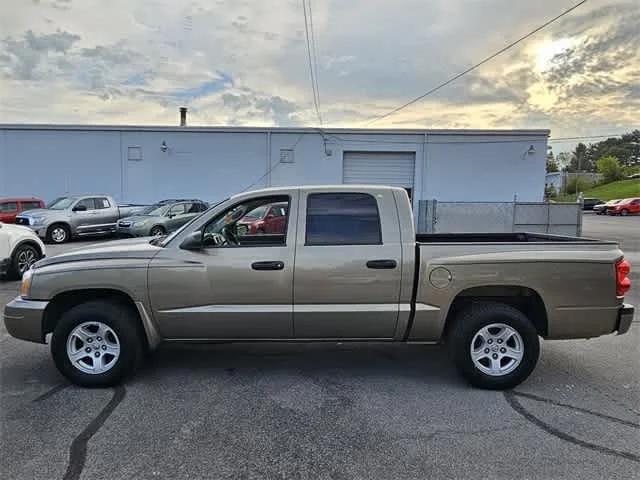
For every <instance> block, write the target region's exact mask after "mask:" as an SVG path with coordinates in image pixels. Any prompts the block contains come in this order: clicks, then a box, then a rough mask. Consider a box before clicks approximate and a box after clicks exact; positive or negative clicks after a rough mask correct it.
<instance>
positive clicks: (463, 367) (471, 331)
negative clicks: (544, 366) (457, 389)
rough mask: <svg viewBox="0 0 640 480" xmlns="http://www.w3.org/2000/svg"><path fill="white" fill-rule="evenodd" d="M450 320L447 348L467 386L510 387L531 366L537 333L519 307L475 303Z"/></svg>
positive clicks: (535, 356) (524, 376)
mask: <svg viewBox="0 0 640 480" xmlns="http://www.w3.org/2000/svg"><path fill="white" fill-rule="evenodd" d="M454 322H455V323H454V325H453V328H452V330H451V332H450V335H449V338H448V343H449V347H450V349H451V353H452V356H453V359H454V362H455V364H456V367H457V369H458V371H459V372H460V373H461V374H462V376H463V377H464V378H465V379H466V380H467V381H468V382H469V383H470V384H471V385H473V386H476V387H479V388H485V389H489V390H503V389H509V388H513V387H515V386H517V385H519V384H520V383H522V382H523V381H524V380H526V379H527V377H528V376H529V375H530V374H531V372H532V371H533V369H534V368H535V366H536V363H537V362H538V357H539V355H540V342H539V340H538V332H537V331H536V329H535V327H534V326H533V324H532V323H531V322H530V321H529V319H528V318H527V317H526V316H525V315H524V314H523V313H522V312H521V311H520V310H518V309H516V308H514V307H512V306H510V305H506V304H503V303H496V302H475V303H473V304H471V305H470V306H469V307H468V308H466V309H464V310H462V311H461V312H460V313H459V314H458V315H457V317H456V318H455V320H454Z"/></svg>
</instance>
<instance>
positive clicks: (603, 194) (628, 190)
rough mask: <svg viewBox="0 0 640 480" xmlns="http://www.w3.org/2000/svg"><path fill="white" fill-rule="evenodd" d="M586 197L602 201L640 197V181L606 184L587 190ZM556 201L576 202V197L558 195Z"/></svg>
mask: <svg viewBox="0 0 640 480" xmlns="http://www.w3.org/2000/svg"><path fill="white" fill-rule="evenodd" d="M583 195H584V196H585V197H594V198H599V199H600V200H614V199H616V198H629V197H640V180H638V179H634V180H619V181H617V182H611V183H605V184H604V185H598V186H596V187H593V188H591V189H589V190H586V191H585V192H584V193H583ZM554 200H556V201H559V202H574V201H575V200H576V195H558V197H556V198H554Z"/></svg>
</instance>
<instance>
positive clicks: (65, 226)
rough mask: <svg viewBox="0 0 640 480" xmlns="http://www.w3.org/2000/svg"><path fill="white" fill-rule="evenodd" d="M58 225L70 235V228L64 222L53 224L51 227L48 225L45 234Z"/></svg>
mask: <svg viewBox="0 0 640 480" xmlns="http://www.w3.org/2000/svg"><path fill="white" fill-rule="evenodd" d="M58 225H60V226H61V227H64V228H66V229H67V232H68V233H71V226H70V225H69V224H68V223H66V222H53V223H52V224H51V225H49V226H48V227H47V233H49V231H50V230H51V229H52V228H53V227H56V226H58Z"/></svg>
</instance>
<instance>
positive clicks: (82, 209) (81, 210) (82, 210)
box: [73, 205, 87, 212]
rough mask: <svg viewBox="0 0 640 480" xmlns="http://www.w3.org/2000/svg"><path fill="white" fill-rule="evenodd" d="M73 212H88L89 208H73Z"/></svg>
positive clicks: (80, 206) (84, 206) (82, 206)
mask: <svg viewBox="0 0 640 480" xmlns="http://www.w3.org/2000/svg"><path fill="white" fill-rule="evenodd" d="M73 211H74V212H86V211H87V206H86V205H76V206H75V207H73Z"/></svg>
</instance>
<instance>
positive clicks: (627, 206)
mask: <svg viewBox="0 0 640 480" xmlns="http://www.w3.org/2000/svg"><path fill="white" fill-rule="evenodd" d="M607 213H609V215H629V214H630V213H640V198H625V199H624V200H620V201H619V202H618V203H616V204H615V205H613V206H612V207H609V209H608V210H607Z"/></svg>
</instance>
